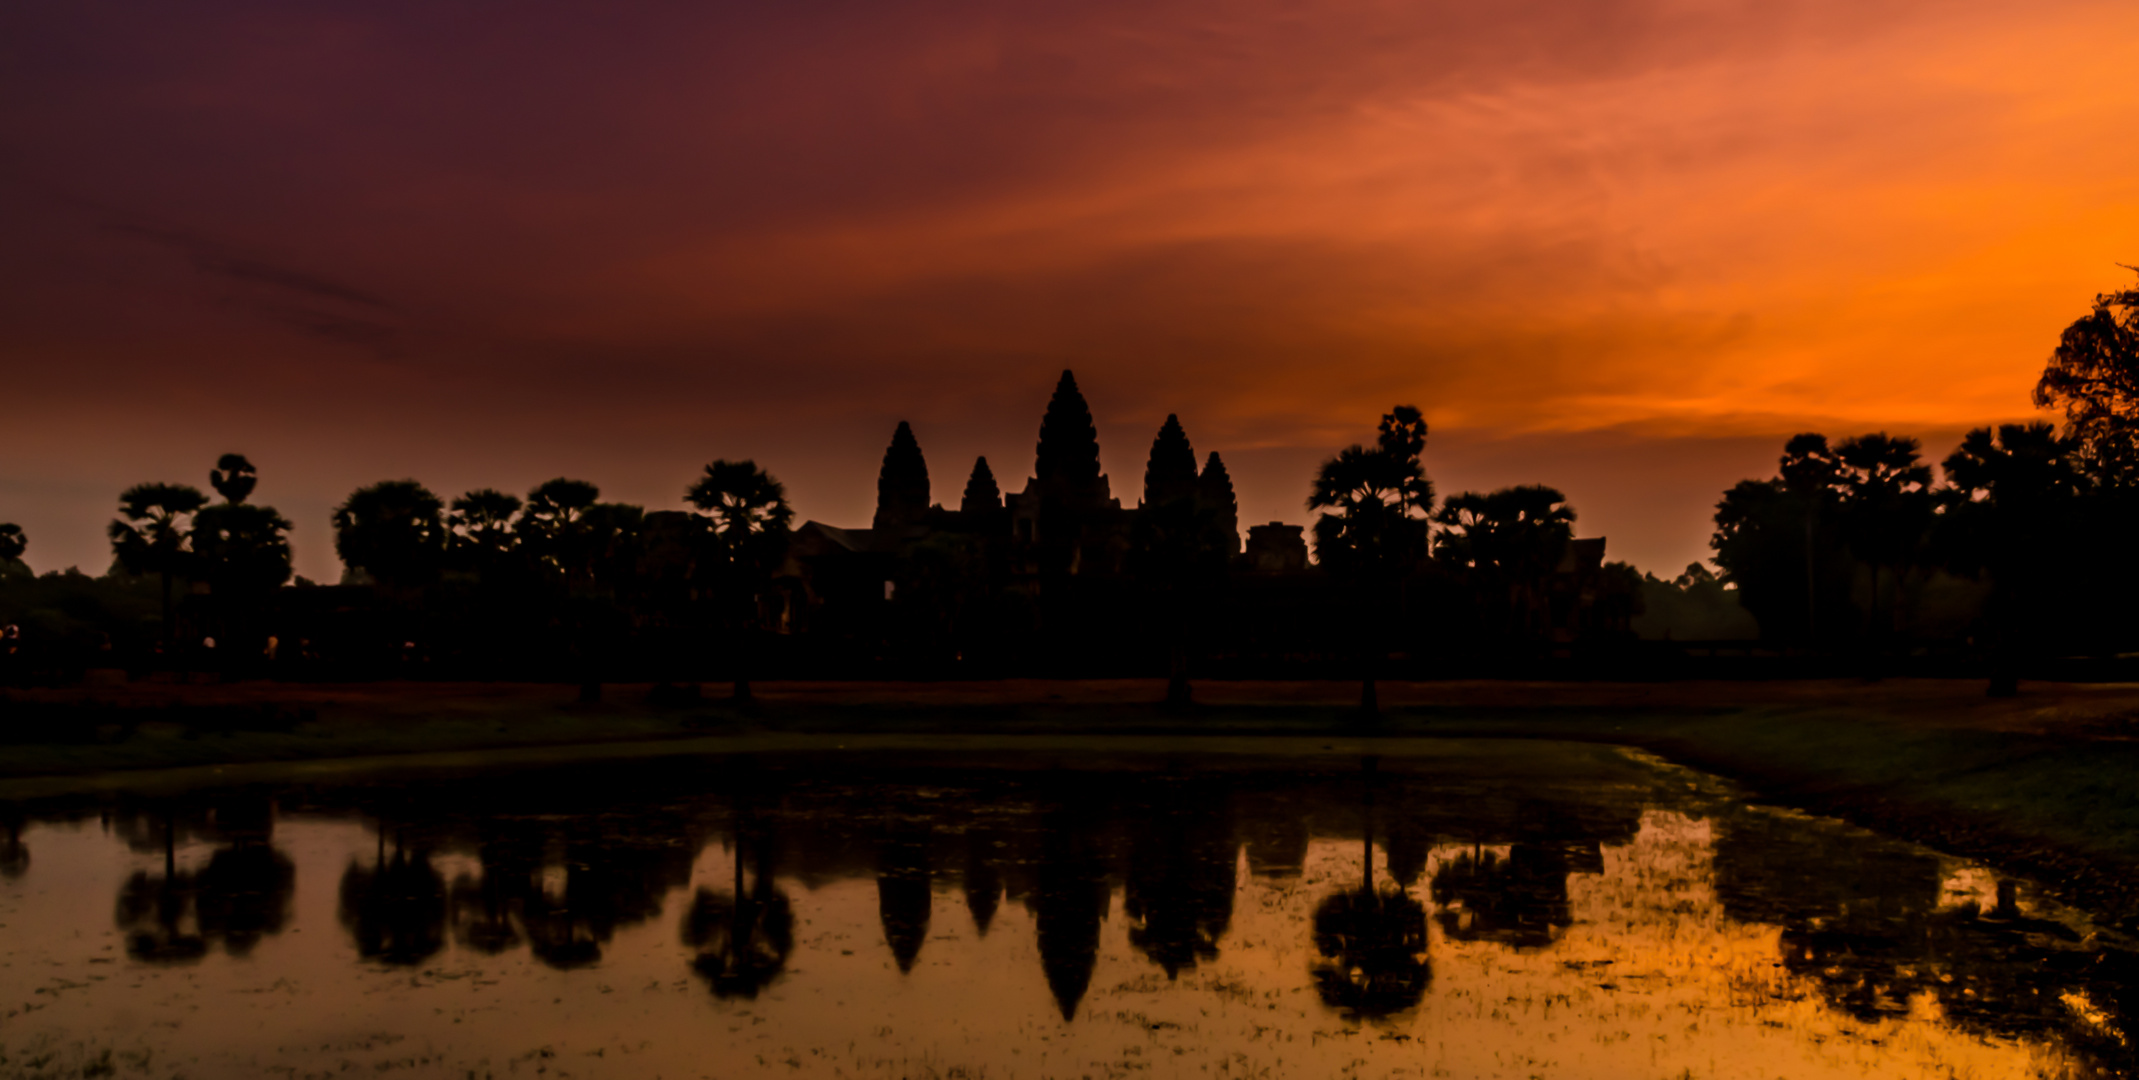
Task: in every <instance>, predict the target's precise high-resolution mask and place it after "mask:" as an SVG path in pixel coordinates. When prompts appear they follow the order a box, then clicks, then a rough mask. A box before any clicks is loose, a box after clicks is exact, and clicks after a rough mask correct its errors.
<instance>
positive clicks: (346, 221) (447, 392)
mask: <svg viewBox="0 0 2139 1080" xmlns="http://www.w3.org/2000/svg"><path fill="white" fill-rule="evenodd" d="M97 10H98V6H97V5H94V4H91V5H65V6H62V5H56V4H54V5H44V6H37V7H33V8H29V9H25V10H23V11H20V12H18V13H16V14H15V15H13V16H11V17H10V19H9V22H10V23H11V24H14V26H15V32H12V33H10V34H8V35H6V38H7V40H8V42H9V43H8V44H5V45H0V50H4V51H5V54H6V55H7V56H8V57H9V61H10V62H9V64H8V65H7V67H6V72H7V73H6V74H5V75H0V80H4V81H5V85H6V86H7V88H8V90H9V93H7V94H6V95H4V98H0V100H4V101H5V102H6V104H4V105H0V131H5V132H6V133H7V135H8V141H9V143H10V145H11V146H13V147H16V148H17V150H16V152H15V153H13V154H11V155H9V157H7V158H6V159H4V164H0V188H4V190H5V191H6V192H7V198H6V199H5V201H4V203H0V206H4V207H5V209H0V215H4V218H5V220H6V221H7V224H8V228H9V232H10V235H11V236H17V237H20V238H21V239H20V240H19V241H18V242H17V243H16V244H12V245H10V247H9V250H7V251H4V252H0V283H4V285H5V287H6V292H7V295H8V296H9V298H10V299H9V300H8V301H6V302H5V303H4V305H0V320H4V322H0V327H4V334H0V348H4V350H5V351H4V353H0V355H4V356H5V357H6V369H7V376H8V381H9V393H8V395H7V397H6V399H5V401H4V403H0V422H4V423H5V425H6V427H7V429H8V430H9V431H10V433H11V434H12V436H13V438H12V439H11V442H12V443H13V444H14V447H15V449H14V452H13V453H11V454H9V455H8V461H7V464H6V465H5V466H4V467H0V520H12V521H17V522H19V523H20V524H22V525H23V526H24V527H25V529H26V530H28V532H29V534H30V538H31V545H32V546H31V550H30V561H31V563H32V565H33V566H36V567H37V568H39V569H41V570H43V569H53V568H57V567H59V566H64V565H68V564H70V563H79V564H80V565H82V566H83V567H84V568H85V569H89V570H99V569H101V568H102V567H103V565H104V564H105V562H106V561H107V559H108V549H105V548H104V547H103V544H102V527H103V524H104V522H105V521H106V520H107V519H108V517H109V515H110V511H111V507H112V505H113V503H114V502H115V499H116V496H117V493H118V491H119V490H120V488H122V487H124V486H126V485H127V484H130V483H134V482H138V481H142V480H151V479H169V480H180V481H185V482H189V483H194V484H196V485H198V484H199V483H200V482H201V478H202V477H203V476H204V475H205V472H206V469H207V467H208V465H209V464H210V463H212V461H213V458H214V457H215V455H216V454H218V453H221V452H223V451H226V450H238V451H242V452H245V453H247V454H249V455H250V456H251V457H252V458H253V460H254V461H255V462H257V463H258V464H259V465H260V467H261V470H262V482H261V488H260V493H259V498H260V499H261V500H263V501H266V502H269V503H272V504H275V505H278V506H280V507H282V508H283V509H284V511H285V513H287V514H289V516H291V517H292V518H293V520H295V521H297V523H298V526H299V528H298V531H297V533H296V535H295V536H294V538H293V540H294V543H295V544H296V547H297V552H298V568H299V572H301V573H304V574H307V575H308V576H312V577H324V576H331V575H332V573H333V567H334V560H333V556H332V550H331V543H330V542H329V540H330V538H329V536H328V533H327V528H326V521H325V509H326V508H327V507H329V506H331V505H332V504H333V503H335V502H337V501H339V500H340V499H341V498H342V497H344V496H345V495H346V494H347V493H348V491H349V490H351V489H352V488H354V487H356V486H357V485H359V484H363V483H368V482H371V481H374V480H378V479H382V478H387V477H399V476H404V475H411V476H415V477H416V478H418V479H421V480H423V481H425V482H426V483H427V484H429V485H430V486H431V487H433V488H434V489H435V490H438V491H440V492H441V493H442V494H446V495H448V496H450V495H452V494H454V493H457V492H458V491H461V490H465V489H467V488H471V487H479V486H496V487H500V488H506V489H510V490H522V491H524V490H525V489H526V488H527V487H528V486H531V485H532V484H534V483H537V482H540V481H541V480H544V479H547V478H549V477H551V476H556V475H560V474H562V475H572V476H584V477H586V478H588V479H590V480H593V481H595V482H597V483H599V484H601V485H602V487H603V488H604V493H605V496H607V497H611V498H617V499H623V500H627V501H634V502H643V503H646V504H648V505H649V506H670V505H675V504H676V503H677V501H678V500H679V499H680V496H681V492H682V488H683V485H684V484H685V483H686V482H687V481H688V479H689V477H690V476H691V475H692V474H694V473H695V472H696V471H697V469H698V468H699V466H701V465H702V464H703V463H704V462H705V461H706V460H709V459H710V458H713V457H722V456H725V457H742V456H747V457H753V458H755V459H757V460H758V461H760V462H761V463H763V464H765V465H766V466H767V467H768V468H770V469H771V470H772V471H773V472H774V473H776V474H777V475H779V476H780V477H781V478H782V479H783V480H785V481H786V482H787V485H788V488H789V491H790V493H791V495H792V496H793V498H794V500H795V503H796V507H797V511H798V515H799V516H800V517H804V518H818V519H821V520H826V521H829V522H832V523H835V524H840V523H854V522H857V521H863V520H866V519H867V517H868V511H869V505H870V501H871V499H872V498H873V490H874V480H875V470H876V463H877V460H878V457H879V456H880V455H881V452H882V448H883V445H884V442H885V441H886V440H888V438H889V435H890V431H891V428H892V426H893V424H894V423H895V422H896V421H898V420H900V419H907V420H911V421H913V422H914V425H915V429H916V431H917V433H918V434H919V436H920V439H921V442H922V446H923V448H924V450H925V451H926V452H927V454H928V458H929V462H930V465H931V471H932V474H933V477H934V479H935V482H936V487H937V498H938V500H939V501H940V500H943V499H945V498H946V494H945V493H946V492H949V493H950V495H949V497H950V498H955V491H956V489H957V487H958V486H959V485H962V483H963V480H964V476H965V470H966V468H968V467H969V466H970V464H971V460H972V457H973V456H974V455H976V454H986V455H987V456H988V457H989V459H990V461H991V462H992V463H993V464H995V466H996V468H997V474H998V477H999V478H1000V479H1001V480H1002V482H1003V485H1004V487H1005V488H1015V487H1017V486H1018V485H1019V484H1020V483H1021V482H1022V479H1023V476H1024V475H1025V473H1026V471H1027V470H1028V469H1029V467H1030V455H1031V445H1032V439H1033V435H1034V432H1035V431H1036V430H1037V424H1038V420H1039V415H1040V406H1041V405H1042V404H1043V403H1044V401H1045V395H1046V392H1047V389H1048V387H1049V386H1050V385H1051V383H1052V379H1053V375H1054V373H1055V372H1056V371H1058V370H1060V369H1061V368H1064V367H1069V368H1073V369H1075V370H1076V371H1077V372H1078V375H1079V378H1080V382H1081V383H1082V384H1083V385H1084V387H1085V390H1086V393H1087V395H1088V396H1089V397H1090V398H1091V400H1092V404H1093V408H1094V412H1095V414H1096V415H1097V417H1098V419H1099V423H1100V428H1101V437H1102V446H1103V449H1104V451H1105V454H1106V458H1105V465H1106V467H1107V469H1108V471H1109V473H1110V474H1112V475H1113V476H1114V478H1115V483H1116V487H1117V490H1118V491H1120V490H1124V489H1125V480H1129V479H1131V478H1133V477H1136V476H1140V475H1141V469H1142V463H1143V454H1144V450H1145V448H1146V447H1147V446H1148V445H1149V441H1150V438H1151V433H1152V432H1153V431H1155V430H1156V429H1157V427H1158V424H1159V421H1160V420H1161V419H1162V418H1163V417H1164V416H1165V415H1166V414H1167V413H1169V412H1173V413H1179V414H1180V415H1181V418H1182V420H1183V422H1184V423H1185V424H1186V425H1187V427H1188V431H1189V434H1190V436H1191V438H1192V439H1193V441H1194V442H1195V445H1196V447H1197V450H1198V451H1199V453H1201V452H1206V451H1208V450H1212V449H1216V450H1219V451H1221V452H1222V453H1223V454H1224V455H1225V457H1226V459H1227V461H1228V464H1229V465H1230V466H1231V470H1232V472H1233V475H1234V478H1235V481H1236V483H1237V484H1238V485H1239V488H1240V494H1241V504H1242V506H1241V518H1242V522H1243V524H1244V525H1245V524H1252V523H1256V522H1260V521H1264V520H1270V519H1273V518H1276V519H1280V520H1286V521H1291V522H1302V521H1304V520H1306V514H1305V511H1304V509H1303V508H1302V507H1301V505H1300V504H1301V500H1302V499H1303V498H1304V495H1305V489H1306V484H1307V477H1308V473H1309V471H1310V470H1311V469H1312V468H1313V464H1314V462H1315V461H1316V460H1318V459H1319V458H1320V457H1322V456H1324V455H1326V454H1328V453H1330V452H1332V451H1334V450H1335V449H1337V448H1338V447H1340V446H1342V445H1344V444H1346V443H1350V442H1354V441H1358V440H1360V439H1363V438H1365V437H1367V436H1368V435H1369V433H1370V432H1371V430H1372V427H1373V423H1374V421H1375V419H1376V418H1377V417H1379V415H1380V414H1381V413H1382V412H1383V411H1385V410H1386V409H1387V408H1388V407H1389V406H1390V405H1392V404H1395V403H1398V402H1410V403H1416V404H1418V405H1419V406H1420V407H1421V408H1423V409H1424V410H1425V413H1426V415H1427V418H1428V420H1429V422H1430V423H1431V424H1432V426H1433V431H1434V438H1433V441H1432V442H1430V443H1429V446H1428V452H1427V453H1428V459H1427V460H1428V465H1429V470H1430V471H1431V472H1432V473H1433V475H1434V478H1435V480H1436V482H1437V484H1438V485H1439V487H1440V490H1441V492H1442V493H1443V494H1450V493H1453V492H1455V491H1458V490H1464V489H1470V488H1488V487H1496V486H1501V485H1503V484H1508V483H1518V482H1543V483H1549V484H1553V485H1555V486H1558V487H1560V488H1562V489H1563V490H1565V491H1567V493H1568V494H1569V496H1570V498H1571V501H1572V502H1573V503H1574V504H1575V506H1576V507H1577V509H1578V510H1579V511H1580V512H1581V515H1582V516H1581V520H1580V523H1579V525H1578V529H1579V531H1580V532H1581V533H1582V534H1583V535H1592V536H1593V535H1606V536H1607V537H1609V538H1611V540H1612V549H1611V552H1610V555H1611V557H1613V558H1620V559H1631V560H1632V561H1634V562H1635V563H1636V564H1637V565H1640V566H1642V567H1643V568H1644V569H1649V570H1653V571H1655V572H1657V573H1659V574H1664V575H1666V576H1668V575H1669V574H1670V573H1673V572H1675V571H1676V570H1677V568H1678V567H1680V566H1683V565H1684V564H1685V562H1687V561H1690V560H1691V559H1693V558H1696V557H1701V556H1704V555H1705V554H1706V540H1707V535H1708V533H1707V528H1706V520H1707V515H1708V510H1709V508H1710V507H1711V506H1712V505H1713V503H1714V501H1715V499H1716V498H1717V497H1718V496H1719V495H1720V493H1721V491H1722V490H1723V489H1724V488H1725V487H1727V486H1728V485H1729V483H1731V482H1732V481H1735V480H1736V479H1739V478H1742V477H1744V476H1753V475H1767V473H1768V472H1769V470H1770V469H1771V468H1772V465H1773V459H1774V457H1775V454H1776V452H1777V451H1778V450H1779V448H1780V444H1781V441H1782V439H1783V438H1784V437H1786V436H1787V435H1788V434H1790V433H1792V432H1795V431H1799V430H1823V431H1827V432H1829V433H1831V434H1835V435H1846V434H1854V433H1858V432H1862V431H1871V430H1889V431H1894V432H1897V433H1905V434H1911V435H1915V436H1918V437H1920V438H1922V439H1923V440H1924V444H1925V445H1924V448H1925V456H1926V457H1927V458H1928V459H1930V460H1932V461H1934V462H1935V461H1937V460H1938V459H1940V458H1942V457H1943V456H1944V455H1945V454H1946V453H1947V452H1948V451H1949V450H1950V449H1951V448H1952V445H1953V443H1954V442H1955V441H1957V439H1958V437H1959V434H1960V433H1961V432H1962V431H1964V430H1965V429H1967V428H1969V427H1975V426H1981V425H1984V424H1991V423H1997V422H2002V421H2011V420H2016V419H2024V418H2032V417H2033V416H2035V415H2036V414H2035V412H2034V410H2033V409H2032V407H2031V406H2030V404H2029V401H2028V391H2029V389H2030V388H2031V387H2032V385H2033V383H2034V380H2035V377H2036V375H2037V374H2039V372H2040V370H2041V366H2042V362H2043V359H2044V358H2045V357H2046V356H2047V354H2048V352H2049V350H2050V348H2051V347H2052V345H2053V344H2054V343H2055V340H2056V336H2057V333H2058V331H2059V330H2060V329H2062V328H2063V327H2064V326H2065V325H2066V324H2067V323H2069V322H2070V321H2072V320H2073V319H2075V318H2077V317H2079V316H2080V315H2082V314H2084V313H2085V312H2086V311H2087V309H2088V303H2089V301H2090V299H2091V298H2092V297H2093V296H2094V294H2095V293H2097V292H2101V291H2105V290H2108V289H2112V288H2118V287H2122V286H2123V285H2125V284H2126V283H2128V282H2129V281H2131V280H2132V279H2131V278H2130V276H2129V272H2128V271H2126V270H2123V269H2120V268H2119V267H2118V265H2117V264H2118V263H2119V262H2120V261H2123V262H2132V261H2139V148H2135V147H2133V146H2132V145H2131V144H2130V141H2129V140H2120V139H2117V138H2115V137H2114V134H2115V133H2116V132H2118V131H2120V130H2121V129H2122V121H2123V119H2124V118H2125V117H2126V116H2128V115H2129V112H2130V109H2131V106H2132V105H2133V104H2134V103H2135V99H2139V88H2134V87H2133V86H2132V85H2131V84H2130V80H2129V78H2128V72H2129V71H2130V70H2132V69H2133V68H2134V66H2139V11H2135V10H2132V9H2130V8H2129V7H2128V6H2121V5H2115V4H2109V3H2096V2H2089V0H2076V2H2068V3H2057V4H2052V5H2049V6H2035V7H2031V8H2029V9H2028V10H2027V11H2025V12H2022V11H2019V10H2017V9H2013V8H2011V7H2010V6H2008V5H1998V4H1990V3H1973V4H1961V5H1952V4H1947V5H1932V4H1928V3H1892V4H1881V5H1863V4H1852V3H1843V2H1840V0H1809V2H1804V3H1794V4H1755V3H1699V2H1694V3H1689V2H1685V0H1621V2H1614V3H1608V4H1601V5H1588V6H1583V7H1580V8H1566V7H1563V6H1562V5H1556V4H1550V3H1546V2H1543V0H1538V2H1535V3H1530V4H1516V5H1512V6H1504V7H1501V8H1497V9H1494V10H1492V11H1483V10H1477V9H1474V8H1473V7H1471V6H1468V5H1461V4H1454V3H1449V4H1424V5H1393V4H1384V3H1374V2H1361V3H1346V4H1331V5H1325V6H1323V7H1321V8H1318V9H1315V10H1314V11H1311V12H1310V11H1303V10H1299V9H1294V8H1289V7H1283V6H1277V5H1261V6H1256V5H1251V6H1246V7H1237V8H1235V9H1230V10H1229V11H1228V12H1227V13H1226V17H1225V18H1224V19H1222V20H1220V19H1217V18H1215V17H1213V16H1212V15H1211V14H1210V13H1209V12H1207V11H1205V10H1203V9H1200V8H1197V7H1194V6H1191V5H1160V6H1158V7H1152V6H1149V5H1141V6H1135V7H1129V6H1114V5H1104V4H1103V5H1099V6H1086V7H1082V8H1078V9H1075V10H1063V11H1051V10H1046V9H1040V8H1032V9H997V8H993V7H988V6H982V5H973V4H968V3H957V2H943V3H927V4H920V5H902V6H901V7H900V8H899V9H897V10H896V11H894V10H890V9H878V8H874V7H869V6H863V5H853V6H850V7H844V8H841V7H835V8H828V9H825V10H824V11H822V12H818V13H816V14H815V15H808V16H806V15H804V14H802V13H795V12H772V11H763V10H754V9H740V8H739V9H735V10H720V9H713V8H707V9H700V10H692V11H686V12H670V13H667V14H665V15H663V16H661V17H659V18H647V19H643V20H640V21H635V22H631V23H624V22H614V23H607V24H592V23H590V22H589V21H588V20H587V19H586V18H585V17H584V16H580V15H574V14H572V13H569V12H566V11H565V10H563V9H561V8H558V9H553V8H542V7H536V8H522V7H515V8H512V9H505V8H502V7H500V8H495V9H484V8H469V9H460V10H457V11H455V12H450V13H442V12H435V11H431V10H428V9H425V8H421V7H416V6H406V7H397V6H391V5H388V6H383V7H381V6H367V7H362V8H358V7H349V8H346V9H335V8H331V7H329V8H319V9H307V10H306V11H303V12H295V11H289V10H285V9H282V8H279V7H274V6H272V5H264V4H259V5H256V4H249V3H223V4H200V5H195V6H194V7H193V8H192V9H191V10H188V11H185V12H177V11H164V12H158V13H148V14H144V13H138V12H136V13H132V14H129V15H127V16H126V17H125V18H123V19H121V18H119V17H118V16H116V15H112V16H111V17H109V18H100V17H99V16H98V15H97V14H96V11H97ZM508 12H509V13H508Z"/></svg>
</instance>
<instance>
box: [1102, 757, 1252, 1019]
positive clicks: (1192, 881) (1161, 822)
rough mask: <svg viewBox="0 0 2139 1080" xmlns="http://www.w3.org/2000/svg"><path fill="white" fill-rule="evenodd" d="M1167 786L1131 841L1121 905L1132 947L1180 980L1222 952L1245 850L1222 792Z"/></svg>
mask: <svg viewBox="0 0 2139 1080" xmlns="http://www.w3.org/2000/svg"><path fill="white" fill-rule="evenodd" d="M1164 783H1165V785H1166V787H1165V788H1164V789H1163V790H1161V791H1160V792H1159V793H1158V797H1157V798H1156V799H1154V800H1153V801H1152V803H1151V804H1149V805H1147V806H1145V807H1144V808H1143V811H1144V813H1143V818H1144V826H1143V827H1142V828H1139V829H1138V830H1137V831H1136V833H1135V834H1134V836H1133V837H1132V839H1131V842H1130V849H1129V872H1128V878H1127V881H1126V882H1125V884H1124V887H1123V890H1122V910H1123V913H1124V914H1126V915H1127V916H1128V917H1129V944H1131V945H1133V946H1135V947H1136V948H1137V949H1139V950H1141V951H1142V952H1143V953H1144V955H1145V956H1148V957H1150V958H1151V960H1152V962H1153V963H1156V964H1157V965H1159V967H1160V968H1162V969H1163V970H1164V971H1165V972H1166V977H1167V978H1168V979H1175V978H1178V977H1179V976H1180V973H1181V971H1182V970H1183V969H1184V968H1194V967H1195V966H1196V965H1197V964H1198V963H1199V962H1202V961H1207V960H1213V959H1216V958H1217V956H1218V940H1219V939H1220V938H1222V937H1224V936H1225V932H1226V929H1227V928H1228V927H1229V926H1230V925H1231V924H1232V920H1233V893H1234V890H1235V887H1236V882H1235V881H1234V873H1235V870H1236V868H1237V866H1238V858H1237V856H1238V854H1239V850H1240V848H1239V845H1238V844H1237V843H1236V842H1235V840H1234V838H1233V834H1232V829H1231V827H1230V826H1231V822H1230V821H1229V820H1228V818H1227V816H1226V815H1225V814H1223V813H1222V812H1218V811H1219V810H1220V808H1222V807H1223V802H1222V796H1223V793H1222V792H1220V791H1215V790H1212V789H1210V788H1209V787H1206V786H1203V785H1195V784H1190V783H1184V782H1181V781H1176V780H1173V779H1171V778H1169V779H1168V780H1166V781H1164Z"/></svg>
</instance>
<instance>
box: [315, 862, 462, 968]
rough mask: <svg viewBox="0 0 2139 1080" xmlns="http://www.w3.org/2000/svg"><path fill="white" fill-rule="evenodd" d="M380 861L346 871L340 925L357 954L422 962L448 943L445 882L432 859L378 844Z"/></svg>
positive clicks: (400, 962)
mask: <svg viewBox="0 0 2139 1080" xmlns="http://www.w3.org/2000/svg"><path fill="white" fill-rule="evenodd" d="M379 843H380V852H379V857H378V860H377V861H376V862H375V863H373V865H371V866H369V867H366V866H363V865H361V864H359V863H354V862H352V863H350V864H349V868H348V869H347V870H345V871H343V872H342V893H341V916H342V925H343V926H345V927H347V928H348V930H349V936H350V937H351V938H352V939H353V940H354V941H355V942H356V947H357V955H359V956H362V957H363V958H365V959H366V960H378V961H381V962H383V963H387V964H392V965H396V966H406V965H413V964H420V963H423V962H424V961H425V960H428V959H430V958H431V957H432V956H433V955H435V954H436V953H437V952H438V950H440V949H442V948H445V944H446V932H445V928H446V882H445V879H444V878H442V877H440V876H439V874H438V870H437V868H435V867H433V866H432V865H431V859H430V856H429V855H427V854H425V853H423V852H421V851H417V852H410V851H408V850H407V849H405V848H402V847H401V846H400V845H398V844H397V845H395V847H394V852H393V854H392V855H391V856H389V855H387V854H386V852H385V844H386V841H385V839H384V838H383V837H382V838H381V839H380V841H379Z"/></svg>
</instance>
